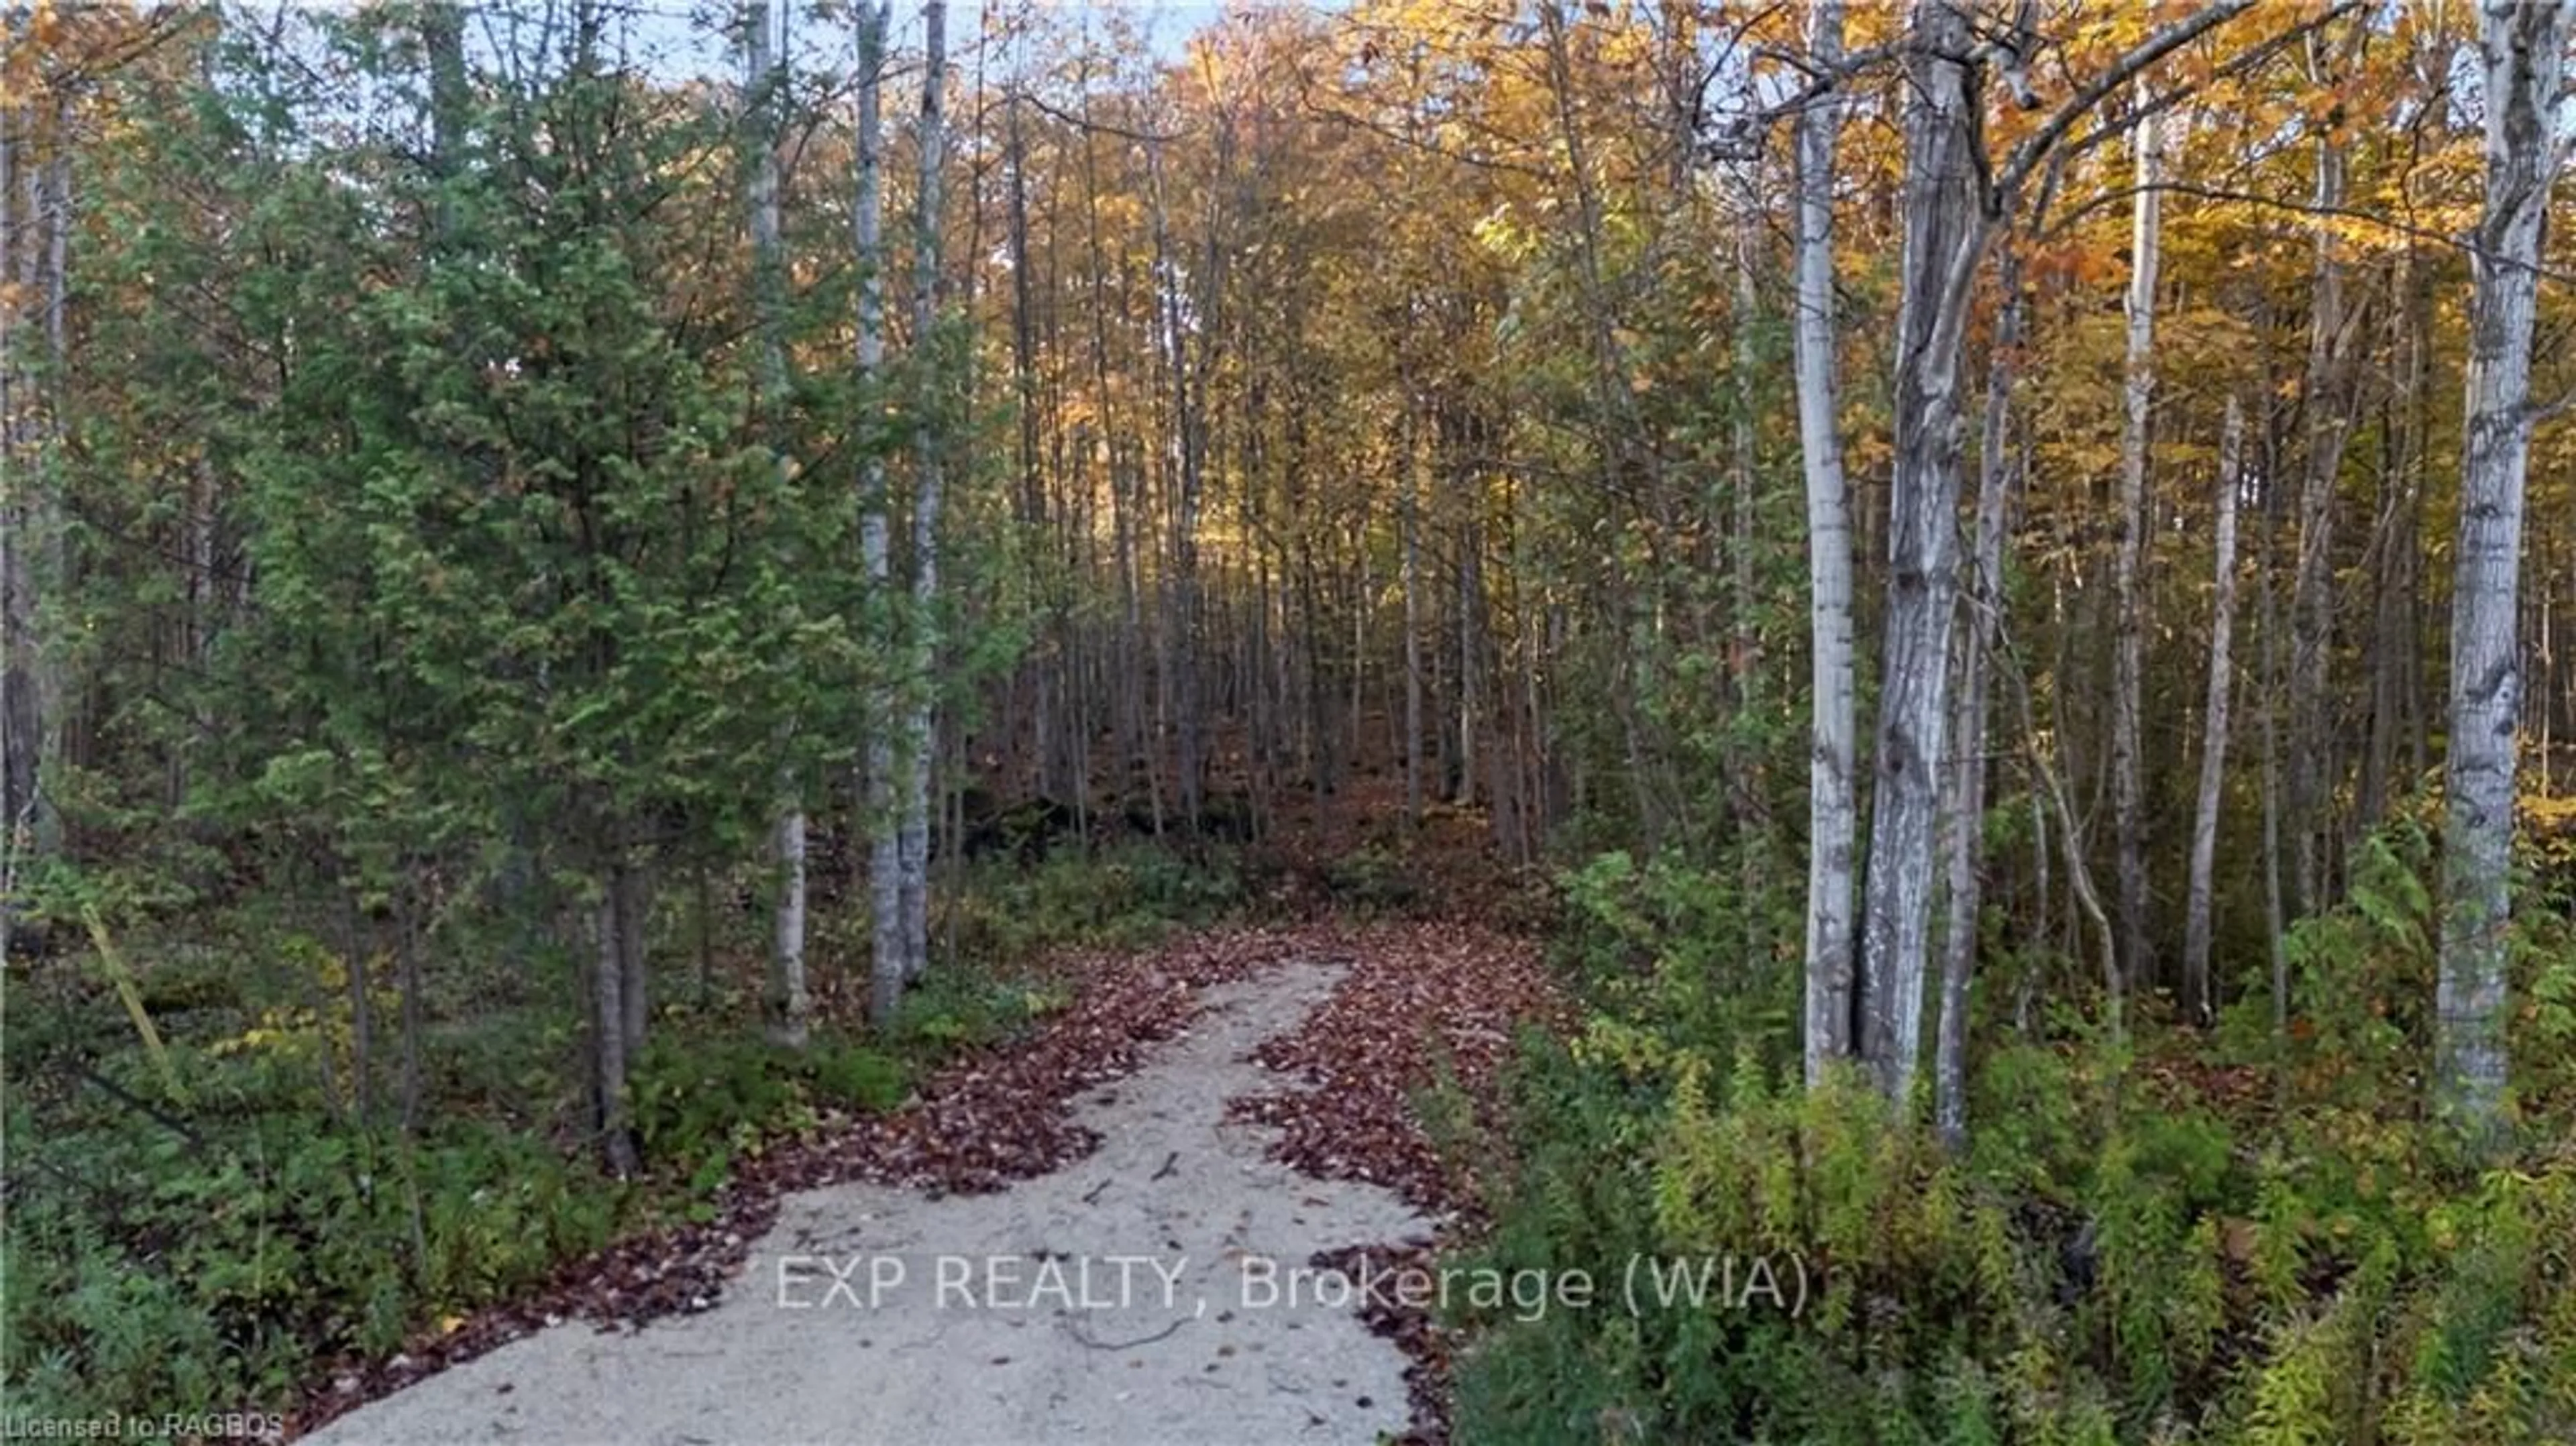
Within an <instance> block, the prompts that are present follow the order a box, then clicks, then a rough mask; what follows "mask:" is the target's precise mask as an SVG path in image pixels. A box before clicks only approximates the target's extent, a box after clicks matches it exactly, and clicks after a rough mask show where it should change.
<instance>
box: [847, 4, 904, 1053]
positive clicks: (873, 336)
mask: <svg viewBox="0 0 2576 1446" xmlns="http://www.w3.org/2000/svg"><path fill="white" fill-rule="evenodd" d="M889 9H890V0H859V6H858V14H857V19H856V22H855V30H856V39H857V44H858V72H859V74H858V81H859V96H858V109H859V114H858V138H857V156H856V161H855V165H856V170H857V175H856V178H855V179H856V183H857V195H856V199H855V201H854V203H853V205H852V208H851V221H850V228H851V249H852V255H853V258H854V260H855V262H856V265H857V267H858V273H859V277H858V298H857V312H858V315H857V318H856V324H857V329H858V352H857V358H856V365H857V368H858V382H859V389H860V393H861V395H862V396H866V395H869V394H871V393H873V391H874V390H875V388H876V387H877V385H878V383H879V379H880V377H881V375H882V373H883V372H884V370H885V235H884V225H885V179H884V168H885V122H884V114H883V105H884V84H885V45H886V30H887V23H888V20H889V14H888V12H889ZM881 447H882V444H881V443H880V442H878V441H876V440H875V439H870V444H869V445H867V446H864V447H862V448H861V449H860V451H859V456H860V462H859V477H858V492H859V558H860V566H861V567H862V568H864V569H865V570H866V573H867V579H868V585H869V589H870V592H871V595H872V599H873V601H875V602H876V603H877V605H878V606H879V609H880V612H881V614H882V616H883V617H884V619H885V620H886V621H887V623H888V624H889V625H890V626H889V629H888V634H887V638H886V641H887V642H888V643H889V644H893V643H895V642H896V641H897V639H898V638H899V636H900V635H899V634H898V633H895V632H894V631H893V630H892V628H891V624H892V622H893V619H894V615H895V613H896V611H897V609H896V608H895V607H894V597H893V592H894V563H893V546H892V533H893V528H892V526H891V523H890V518H889V516H888V514H889V512H890V510H891V499H889V498H888V496H887V495H886V472H885V462H884V459H883V456H882V452H881ZM889 651H892V648H891V647H890V648H889ZM898 696H899V690H897V689H885V690H881V691H880V692H879V693H878V696H877V698H876V703H877V706H876V707H875V708H874V709H872V710H871V716H870V717H869V718H868V720H867V728H868V739H867V756H866V761H865V763H864V764H863V765H862V770H863V775H862V778H861V780H860V790H859V792H860V806H859V813H860V819H859V821H860V824H861V826H862V827H863V828H864V829H865V830H866V832H867V837H868V841H869V842H868V916H869V924H870V941H871V956H870V961H869V969H868V1018H869V1020H870V1021H871V1022H873V1023H874V1024H875V1025H876V1026H877V1027H878V1028H880V1029H883V1028H885V1027H887V1026H888V1025H889V1024H891V1023H892V1022H893V1019H894V1012H895V1007H896V1005H897V1004H899V1003H900V1002H901V1001H902V999H903V985H904V979H905V977H906V970H905V967H904V959H905V955H904V933H903V848H902V842H901V837H900V814H899V811H898V810H899V807H900V802H899V798H898V793H899V788H898V785H897V781H896V776H895V750H894V731H895V715H896V711H897V708H898V707H899V706H900V705H899V701H898Z"/></svg>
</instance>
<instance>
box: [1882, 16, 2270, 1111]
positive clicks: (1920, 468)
mask: <svg viewBox="0 0 2576 1446" xmlns="http://www.w3.org/2000/svg"><path fill="white" fill-rule="evenodd" d="M2253 3H2254V0H2218V3H2216V4H2212V5H2209V6H2207V7H2206V8H2204V9H2201V10H2198V11H2195V12H2193V13H2192V14H2190V15H2188V16H2186V17H2184V18H2182V19H2180V20H2177V21H2174V22H2173V23H2171V24H2169V25H2167V26H2165V27H2163V28H2161V29H2159V30H2157V31H2155V32H2153V33H2151V34H2150V35H2149V36H2148V37H2147V38H2146V39H2144V40H2142V41H2140V42H2139V43H2138V44H2137V45H2136V46H2135V47H2133V48H2132V49H2130V50H2129V51H2127V52H2126V53H2125V54H2123V55H2121V56H2120V57H2119V58H2118V59H2117V60H2115V61H2113V62H2112V63H2111V65H2110V66H2109V67H2108V68H2107V69H2106V70H2104V72H2103V73H2102V74H2101V75H2099V76H2097V77H2095V78H2094V79H2093V80H2091V81H2089V82H2087V83H2086V84H2085V85H2083V86H2082V87H2080V88H2079V89H2077V90H2076V91H2075V92H2074V93H2073V94H2072V95H2070V96H2069V97H2068V98H2067V99H2066V100H2065V101H2064V102H2063V103H2061V104H2060V105H2059V106H2058V107H2057V108H2056V109H2055V110H2053V111H2052V112H2051V113H2050V114H2049V115H2048V117H2047V118H2046V119H2045V120H2044V121H2042V122H2041V123H2040V124H2039V125H2038V126H2037V127H2036V128H2035V129H2034V130H2032V131H2031V132H2030V134H2029V135H2028V136H2027V137H2026V138H2024V139H2023V140H2022V141H2021V142H2019V143H2018V144H2017V145H2015V146H2014V147H2013V149H2012V151H2011V152H2010V153H2009V155H2008V156H2007V157H2006V159H2005V160H2004V162H2003V163H2002V164H2001V165H2000V166H1997V165H1994V164H1992V163H1991V162H1990V160H1989V158H1988V157H1987V156H1986V154H1985V151H1984V139H1983V137H1984V130H1983V124H1984V117H1983V114H1982V107H1983V104H1984V100H1983V96H1984V82H1985V74H1986V70H1987V67H1988V66H1989V65H1996V66H1998V67H1999V69H2000V70H2001V73H2002V78H2003V79H2004V80H2005V82H2006V83H2007V84H2008V85H2009V86H2011V88H2012V89H2013V91H2014V93H2015V96H2016V98H2017V99H2018V100H2019V101H2020V102H2021V103H2022V105H2023V106H2024V107H2025V108H2029V107H2034V106H2036V105H2037V104H2038V100H2037V97H2036V96H2035V95H2034V94H2032V92H2031V91H2030V90H2029V81H2028V79H2027V76H2026V75H2025V73H2024V71H2023V68H2022V67H2023V64H2024V62H2025V61H2026V60H2027V58H2028V50H2029V48H2030V46H2031V44H2032V41H2031V38H2030V36H2031V30H2030V25H2031V22H2032V18H2033V11H2032V7H2029V6H2024V7H2022V10H2021V12H2020V17H2019V23H2018V24H2017V25H2016V27H2015V31H2014V33H2012V34H2009V35H2006V36H2004V37H2002V38H1999V39H1981V38H1980V36H1979V35H1978V32H1977V28H1976V26H1975V25H1974V24H1973V23H1972V21H1971V17H1970V15H1969V13H1968V10H1967V8H1966V7H1965V6H1964V5H1963V4H1961V3H1959V0H1918V3H1917V4H1916V6H1915V9H1914V13H1913V17H1912V20H1911V22H1910V25H1909V29H1908V34H1907V40H1906V45H1905V50H1906V67H1907V78H1908V81H1909V84H1908V87H1907V93H1908V97H1909V98H1908V102H1907V107H1906V117H1905V137H1906V183H1905V185H1906V189H1905V203H1904V204H1905V242H1904V253H1903V256H1902V259H1901V261H1900V264H1899V275H1900V278H1901V280H1900V299H1899V303H1898V310H1897V351H1896V387H1895V397H1894V401H1895V449H1894V450H1895V459H1894V473H1893V476H1892V478H1891V481H1890V487H1889V504H1888V531H1889V536H1888V584H1887V610H1886V618H1885V624H1884V630H1883V634H1882V637H1883V642H1882V649H1881V658H1882V662H1881V680H1880V686H1879V713H1878V730H1877V751H1876V755H1875V757H1874V758H1873V760H1872V768H1873V770H1874V773H1875V777H1876V784H1875V789H1874V792H1873V794H1872V798H1871V826H1870V838H1869V857H1868V868H1867V878H1868V891H1867V893H1866V894H1865V895H1864V897H1863V901H1862V911H1861V947H1862V956H1861V968H1860V971H1859V977H1858V987H1857V989H1856V990H1855V994H1856V996H1857V998H1856V1006H1857V1012H1858V1014H1859V1018H1860V1030H1861V1053H1862V1055H1863V1056H1864V1057H1865V1058H1866V1059H1867V1060H1868V1061H1869V1063H1870V1066H1871V1071H1872V1074H1873V1076H1874V1078H1875V1079H1876V1081H1877V1083H1878V1085H1879V1088H1880V1089H1881V1090H1882V1091H1883V1092H1885V1093H1886V1094H1887V1095H1888V1096H1889V1097H1890V1098H1892V1099H1896V1100H1900V1101H1901V1100H1903V1099H1905V1098H1906V1096H1907V1095H1908V1093H1909V1092H1910V1091H1911V1090H1912V1088H1913V1083H1914V1074H1915V1069H1916V1065H1917V1063H1918V1062H1919V1060H1920V1058H1921V1055H1922V1024H1923V990H1924V982H1925V977H1924V976H1925V966H1926V962H1927V957H1928V950H1929V947H1930V942H1931V917H1932V905H1933V890H1932V873H1933V857H1934V853H1935V847H1934V845H1935V842H1936V837H1937V833H1938V829H1937V827H1936V823H1937V819H1938V815H1939V811H1940V798H1941V788H1940V783H1941V770H1942V769H1943V768H1944V767H1945V766H1946V758H1947V754H1946V749H1947V747H1948V744H1949V737H1948V732H1949V716H1950V697H1949V684H1950V678H1949V673H1950V643H1949V639H1950V624H1951V613H1952V611H1953V607H1954V605H1955V603H1956V601H1957V597H1958V556H1957V554H1958V518H1957V512H1958V504H1959V459H1960V435H1961V426H1962V394H1963V389H1962V387H1961V385H1960V373H1961V370H1962V361H1963V357H1964V352H1965V344H1966V337H1967V326H1968V313H1969V302H1970V300H1971V296H1972V291H1973V287H1972V282H1973V279H1974V277H1975V274H1976V268H1977V263H1978V260H1979V258H1980V257H1982V256H1983V255H1984V252H1985V249H1986V246H1987V244H1988V243H1989V242H1990V241H1991V240H1992V238H1993V236H1994V233H1995V230H1996V227H1997V225H1998V223H1999V222H2000V221H2001V220H2002V219H2003V218H2005V217H2007V216H2009V215H2010V214H2011V213H2012V209H2013V207H2014V205H2015V202H2016V198H2017V197H2018V195H2019V193H2020V190H2021V188H2022V186H2023V185H2024V184H2026V183H2027V182H2028V181H2029V179H2030V177H2031V175H2032V173H2033V172H2034V171H2035V170H2036V169H2037V168H2038V166H2040V165H2041V164H2042V163H2043V162H2044V161H2046V160H2047V159H2048V157H2049V156H2050V155H2051V153H2052V152H2054V151H2055V150H2056V149H2057V147H2058V146H2059V145H2060V144H2061V143H2062V142H2063V141H2064V140H2065V138H2066V136H2067V133H2068V132H2069V131H2071V130H2072V129H2073V128H2074V127H2075V126H2076V125H2077V124H2078V123H2080V122H2081V121H2082V120H2083V119H2084V118H2085V117H2086V116H2087V115H2089V114H2091V113H2092V112H2093V110H2094V109H2095V108H2096V107H2098V106H2099V105H2100V104H2101V103H2102V101H2103V100H2104V99H2105V98H2107V97H2108V96H2109V95H2111V94H2112V93H2113V92H2114V91H2116V90H2118V89H2119V88H2121V87H2122V86H2125V85H2127V84H2129V83H2130V82H2132V81H2133V80H2134V79H2135V78H2136V77H2137V75H2138V74H2139V73H2140V72H2141V71H2143V70H2145V69H2146V68H2147V67H2148V66H2151V65H2153V64H2155V63H2156V62H2157V61H2158V60H2160V59H2162V58H2163V57H2165V56H2166V55H2169V54H2171V53H2172V52H2174V51H2176V50H2179V49H2181V48H2182V47H2183V46H2185V45H2188V44H2190V43H2191V42H2192V41H2193V40H2195V39H2197V38H2199V37H2200V36H2202V35H2205V34H2207V33H2209V31H2211V30H2212V29H2214V28H2216V27H2218V26H2220V25H2223V24H2225V23H2227V22H2228V21H2230V20H2233V19H2235V18H2236V17H2237V16H2239V15H2241V14H2243V13H2245V12H2246V11H2247V10H2249V9H2251V8H2253Z"/></svg>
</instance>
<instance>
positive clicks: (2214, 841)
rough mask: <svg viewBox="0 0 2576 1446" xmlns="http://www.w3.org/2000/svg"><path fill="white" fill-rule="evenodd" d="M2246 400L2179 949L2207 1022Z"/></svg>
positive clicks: (2222, 518) (2231, 441) (2227, 498)
mask: <svg viewBox="0 0 2576 1446" xmlns="http://www.w3.org/2000/svg"><path fill="white" fill-rule="evenodd" d="M2244 455H2245V404H2244V403H2243V402H2242V401H2241V400H2240V399H2238V398H2237V397H2236V396H2234V395H2233V394H2230V395H2229V397H2228V398H2227V415H2226V417H2225V419H2224V420H2223V421H2222V422H2221V423H2220V425H2219V433H2218V485H2217V487H2216V489H2215V491H2216V494H2217V496H2216V511H2217V522H2216V525H2215V528H2214V530H2215V532H2216V534H2217V539H2216V541H2215V543H2214V544H2213V545H2212V549H2211V556H2210V619H2209V685H2208V706H2207V712H2206V715H2205V717H2204V720H2203V722H2202V725H2201V730H2200V731H2201V753H2200V795H2199V799H2198V802H2197V803H2196V804H2195V806H2194V807H2193V810H2192V825H2191V886H2190V896H2189V903H2188V905H2187V906H2186V909H2185V917H2184V924H2183V946H2182V998H2183V1009H2184V1011H2185V1012H2186V1013H2187V1014H2188V1015H2189V1016H2190V1017H2191V1018H2192V1019H2193V1020H2194V1021H2196V1022H2198V1023H2201V1024H2207V1023H2208V1022H2209V1021H2210V1019H2211V1017H2212V1014H2213V1012H2214V1006H2215V1001H2214V999H2213V998H2212V996H2211V992H2210V986H2209V916H2210V903H2211V899H2210V895H2211V886H2212V883H2213V879H2214V876H2215V873H2216V869H2217V861H2218V806H2219V800H2220V798H2221V796H2222V793H2223V790H2224V789H2225V787H2226V783H2227V705H2228V693H2229V690H2230V689H2231V688H2232V687H2233V686H2234V684H2235V677H2236V675H2235V671H2234V666H2235V665H2234V662H2233V657H2232V651H2231V650H2232V648H2233V646H2234V642H2235V637H2236V494H2237V492H2238V491H2239V489H2240V488H2241V487H2242V486H2243V480H2244Z"/></svg>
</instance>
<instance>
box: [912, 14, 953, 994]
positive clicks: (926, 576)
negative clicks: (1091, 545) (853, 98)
mask: <svg viewBox="0 0 2576 1446" xmlns="http://www.w3.org/2000/svg"><path fill="white" fill-rule="evenodd" d="M921 18H922V27H923V33H924V40H923V46H924V56H923V62H922V66H923V68H922V77H921V123H920V127H919V130H918V132H917V134H918V141H917V145H918V147H919V149H920V161H921V180H920V185H919V188H918V190H917V192H916V196H915V199H916V200H917V201H918V203H919V207H918V210H917V211H916V213H915V215H914V220H913V276H912V345H913V350H914V353H915V355H916V357H917V359H918V362H919V371H920V395H919V405H920V416H919V418H918V420H917V423H916V426H915V428H914V432H913V459H912V461H913V494H912V554H913V556H912V618H911V623H912V649H911V660H910V664H909V666H908V667H907V668H906V670H905V673H906V676H905V679H904V681H905V684H906V685H907V686H908V687H909V688H910V689H911V710H910V715H909V717H908V718H907V719H906V721H905V724H904V785H903V789H904V798H903V830H902V833H901V836H900V847H901V849H902V854H903V890H902V898H901V909H900V912H901V916H902V920H903V951H904V977H905V978H906V979H918V978H920V977H921V974H922V971H923V970H925V969H927V968H928V967H929V966H930V774H931V764H932V762H933V761H934V760H933V758H932V748H933V745H934V743H935V741H936V738H935V732H934V725H935V723H936V721H937V720H936V717H935V714H934V709H933V700H934V698H935V696H936V694H937V692H938V679H937V678H935V677H934V676H932V673H933V670H934V669H935V668H936V667H937V666H938V661H939V630H938V618H937V616H936V614H937V610H938V607H939V507H940V485H941V481H942V477H941V472H942V466H943V460H944V459H943V458H942V456H941V448H942V447H943V446H944V445H945V444H946V440H947V437H946V430H947V429H946V428H945V426H943V425H942V420H941V418H942V414H943V412H944V410H945V407H946V401H947V396H946V392H947V389H946V387H945V386H944V385H943V383H942V380H941V378H942V375H943V373H944V372H945V368H944V367H943V366H942V365H941V361H940V356H939V338H938V335H937V333H938V326H939V267H940V244H939V240H940V238H939V226H940V215H941V207H940V181H941V170H942V167H943V166H944V164H945V161H946V155H947V138H948V130H947V123H946V116H945V112H944V109H943V95H942V92H943V91H944V90H945V89H946V86H947V81H948V50H947V40H948V36H947V30H948V6H947V3H946V0H927V3H925V4H924V5H923V6H922V7H921Z"/></svg>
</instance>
